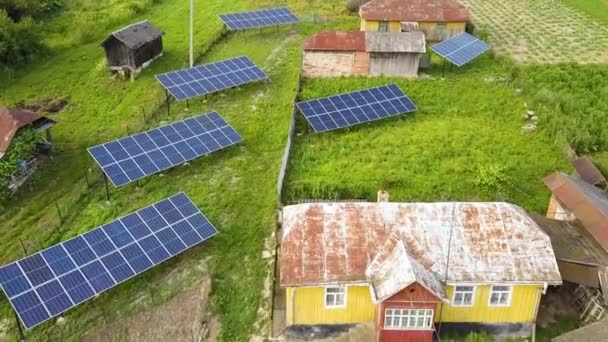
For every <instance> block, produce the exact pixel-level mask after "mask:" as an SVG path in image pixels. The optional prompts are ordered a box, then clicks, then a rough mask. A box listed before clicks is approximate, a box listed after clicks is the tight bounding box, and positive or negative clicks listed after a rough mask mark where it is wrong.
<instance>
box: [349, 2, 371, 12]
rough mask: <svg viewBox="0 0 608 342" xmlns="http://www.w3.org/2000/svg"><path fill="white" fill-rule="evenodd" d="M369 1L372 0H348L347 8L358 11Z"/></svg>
mask: <svg viewBox="0 0 608 342" xmlns="http://www.w3.org/2000/svg"><path fill="white" fill-rule="evenodd" d="M369 1H370V0H348V2H347V3H346V9H347V10H348V11H349V12H358V11H359V7H361V6H362V5H364V4H366V3H368V2H369Z"/></svg>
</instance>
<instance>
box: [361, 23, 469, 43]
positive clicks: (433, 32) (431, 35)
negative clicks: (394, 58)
mask: <svg viewBox="0 0 608 342" xmlns="http://www.w3.org/2000/svg"><path fill="white" fill-rule="evenodd" d="M443 24H444V25H439V24H438V23H437V22H419V23H418V29H419V30H420V31H422V32H424V35H425V38H426V40H427V41H442V40H444V39H446V38H449V37H452V36H455V35H457V34H459V33H462V32H464V31H465V28H466V24H467V23H466V22H464V21H462V22H446V23H443ZM388 26H389V31H391V32H401V31H402V29H401V22H399V21H391V22H389V24H388ZM379 27H380V22H379V21H375V20H365V19H361V31H378V29H379Z"/></svg>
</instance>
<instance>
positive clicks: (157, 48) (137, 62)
mask: <svg viewBox="0 0 608 342" xmlns="http://www.w3.org/2000/svg"><path fill="white" fill-rule="evenodd" d="M162 52H163V41H162V38H158V39H156V40H154V41H151V42H149V43H148V44H145V45H142V46H140V47H139V48H138V49H137V50H135V51H134V52H133V63H134V64H133V65H132V66H133V67H135V68H139V67H140V66H142V65H143V64H144V63H146V62H147V61H149V60H151V59H154V58H155V57H157V56H158V55H160V54H161V53H162Z"/></svg>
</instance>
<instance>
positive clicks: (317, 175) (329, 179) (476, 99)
mask: <svg viewBox="0 0 608 342" xmlns="http://www.w3.org/2000/svg"><path fill="white" fill-rule="evenodd" d="M494 64H499V62H496V61H494V60H491V59H490V58H489V57H484V58H483V59H482V61H480V62H476V63H474V66H471V67H470V68H467V70H466V71H465V70H459V71H458V72H456V73H448V75H447V77H446V79H445V80H441V79H440V78H438V77H437V76H438V75H436V74H435V75H434V76H433V77H431V78H429V79H422V80H403V79H392V80H391V79H358V78H346V79H333V80H318V79H317V80H309V81H306V82H305V84H304V89H303V92H302V97H303V98H304V99H311V98H316V97H321V96H327V95H331V94H335V93H340V92H345V91H352V90H356V89H360V88H364V87H367V86H374V85H381V84H385V83H387V82H395V83H397V84H398V85H399V86H400V87H401V88H402V89H403V90H404V91H405V92H406V93H407V94H408V95H409V96H410V98H411V99H412V100H413V101H414V103H415V104H416V105H417V107H418V111H417V112H415V113H413V114H411V115H403V116H402V117H399V118H394V119H390V120H384V121H381V122H376V123H372V124H365V125H361V126H359V127H354V128H351V129H346V130H338V131H335V132H331V133H325V134H315V133H313V132H312V130H311V129H309V128H308V126H307V124H306V122H305V121H304V120H303V119H302V118H299V121H298V125H297V135H296V143H295V149H294V154H293V158H292V160H291V164H290V173H289V177H288V191H287V198H286V199H287V200H288V201H296V200H300V199H306V198H338V199H349V198H363V199H368V200H374V199H375V195H376V191H377V190H379V189H385V190H388V191H389V192H390V193H391V200H394V201H450V200H458V201H494V200H499V201H509V202H514V203H518V204H520V205H522V206H524V207H525V208H527V209H530V210H536V211H539V212H542V211H543V210H544V209H545V205H546V203H547V198H548V195H547V194H548V193H547V190H546V189H545V187H544V185H543V184H542V182H541V177H543V176H544V175H546V174H547V173H549V172H551V171H552V170H554V169H559V168H562V169H567V168H568V167H567V165H566V164H565V161H564V160H563V157H562V154H561V152H560V150H559V147H558V145H557V144H556V143H555V142H554V141H553V140H552V139H550V138H549V137H548V136H547V135H546V134H544V133H543V132H535V133H532V134H525V133H522V131H521V127H522V125H524V124H525V122H524V120H523V119H522V115H523V114H524V113H525V107H524V104H525V103H526V98H525V96H518V95H516V92H515V89H514V87H512V86H511V85H510V84H509V81H508V80H506V79H504V77H505V75H504V72H505V71H504V70H501V68H500V67H497V66H495V65H494ZM507 65H508V63H507ZM505 67H507V66H505ZM480 87H483V91H479V90H480Z"/></svg>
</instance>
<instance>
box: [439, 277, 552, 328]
mask: <svg viewBox="0 0 608 342" xmlns="http://www.w3.org/2000/svg"><path fill="white" fill-rule="evenodd" d="M453 289H454V288H453V287H452V286H448V288H447V293H448V298H449V299H450V300H451V299H452V292H453ZM490 289H491V286H490V285H479V286H476V287H475V300H474V301H473V306H449V305H446V304H444V305H443V311H442V312H441V313H440V311H441V310H442V308H441V304H439V305H437V309H436V312H435V321H438V320H439V319H441V321H442V322H485V323H515V322H533V321H534V312H535V308H536V306H537V305H538V303H537V293H538V292H539V291H541V293H542V289H543V286H542V285H514V286H513V292H512V298H511V305H510V306H508V307H493V306H489V305H488V303H489V297H490ZM539 296H540V293H539ZM538 298H540V297H538Z"/></svg>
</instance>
